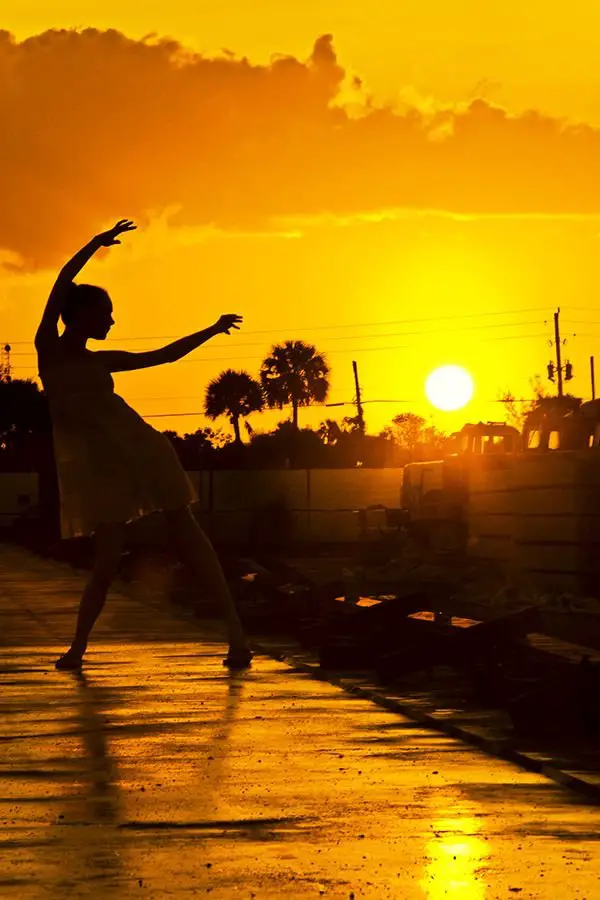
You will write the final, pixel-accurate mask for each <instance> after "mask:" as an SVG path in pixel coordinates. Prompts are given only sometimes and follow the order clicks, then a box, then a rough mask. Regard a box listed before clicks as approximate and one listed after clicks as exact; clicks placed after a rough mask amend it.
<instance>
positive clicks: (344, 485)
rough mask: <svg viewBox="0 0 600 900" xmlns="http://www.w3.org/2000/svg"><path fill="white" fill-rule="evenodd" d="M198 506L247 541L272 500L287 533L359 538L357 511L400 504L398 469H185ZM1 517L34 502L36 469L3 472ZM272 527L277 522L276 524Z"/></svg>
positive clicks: (219, 530) (268, 520)
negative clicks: (283, 515) (285, 517)
mask: <svg viewBox="0 0 600 900" xmlns="http://www.w3.org/2000/svg"><path fill="white" fill-rule="evenodd" d="M188 475H189V477H190V479H191V481H192V483H193V485H194V487H195V489H196V491H197V494H198V498H199V509H200V511H201V513H202V515H203V518H204V521H205V524H206V525H207V526H208V527H209V528H210V531H211V534H212V535H213V536H214V537H215V538H217V539H221V540H225V541H226V540H232V541H233V540H235V541H246V540H247V539H248V538H249V537H251V536H252V533H253V530H254V529H260V528H268V527H273V523H274V522H275V523H276V522H277V518H276V514H275V518H274V517H273V513H269V512H265V509H266V508H267V507H269V506H270V505H271V504H283V505H284V506H285V508H286V510H287V511H288V513H289V517H290V521H291V529H292V538H293V539H296V540H310V541H351V540H358V538H359V536H360V530H361V525H360V521H359V515H358V511H359V510H363V509H366V508H367V507H369V506H383V507H386V508H388V509H397V508H398V507H399V506H400V487H401V483H402V469H361V468H357V469H311V470H307V469H274V470H253V471H239V470H236V471H215V472H209V471H204V472H188ZM0 478H1V479H2V480H0V522H2V521H4V522H5V524H10V523H11V522H12V521H13V519H14V517H15V516H16V515H17V514H18V513H19V512H22V511H23V510H24V509H25V507H27V506H30V505H31V504H35V503H37V475H31V474H20V473H2V475H1V476H0ZM275 527H276V524H275ZM282 527H283V526H282Z"/></svg>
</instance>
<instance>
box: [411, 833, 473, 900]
mask: <svg viewBox="0 0 600 900" xmlns="http://www.w3.org/2000/svg"><path fill="white" fill-rule="evenodd" d="M433 827H434V830H435V838H434V839H433V840H431V841H429V842H428V844H427V847H426V854H427V857H428V860H429V861H428V863H427V866H426V868H425V877H424V878H423V879H422V881H421V886H422V887H423V889H424V891H425V894H426V896H427V897H428V898H429V900H441V898H442V897H443V898H449V897H456V898H457V900H458V898H460V900H484V898H485V896H486V882H485V877H484V873H483V871H482V870H483V869H484V868H485V867H486V864H487V859H488V857H489V855H490V845H489V842H488V841H484V840H483V839H482V838H481V837H479V835H478V832H479V831H480V830H481V823H480V821H479V820H478V819H474V818H469V817H464V818H458V819H437V820H436V821H434V823H433Z"/></svg>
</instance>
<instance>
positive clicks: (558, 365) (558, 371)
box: [554, 306, 563, 397]
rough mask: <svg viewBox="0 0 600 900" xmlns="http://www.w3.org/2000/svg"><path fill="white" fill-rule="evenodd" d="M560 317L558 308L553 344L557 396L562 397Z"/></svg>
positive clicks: (555, 314) (555, 316) (555, 317)
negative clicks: (554, 349)
mask: <svg viewBox="0 0 600 900" xmlns="http://www.w3.org/2000/svg"><path fill="white" fill-rule="evenodd" d="M559 316H560V306H559V308H558V309H557V310H556V312H555V313H554V343H555V345H556V375H557V378H558V396H559V397H562V395H563V375H562V365H561V360H560V325H559V322H558V317H559Z"/></svg>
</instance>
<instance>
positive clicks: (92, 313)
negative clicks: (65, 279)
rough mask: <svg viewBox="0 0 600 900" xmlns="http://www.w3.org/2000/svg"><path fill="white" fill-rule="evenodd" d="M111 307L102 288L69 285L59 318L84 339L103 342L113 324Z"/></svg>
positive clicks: (87, 285)
mask: <svg viewBox="0 0 600 900" xmlns="http://www.w3.org/2000/svg"><path fill="white" fill-rule="evenodd" d="M112 311H113V306H112V302H111V299H110V297H109V295H108V293H107V291H105V290H104V288H101V287H96V285H93V284H75V283H73V284H71V286H70V288H69V292H68V294H67V299H66V301H65V304H64V307H63V311H62V314H61V318H62V320H63V322H64V323H65V326H66V327H67V328H71V329H73V330H75V331H78V332H80V333H81V334H83V335H84V336H85V337H86V338H93V339H94V340H96V341H103V340H105V338H106V336H107V334H108V332H109V331H110V329H111V328H112V326H113V325H114V324H115V320H114V319H113V317H112Z"/></svg>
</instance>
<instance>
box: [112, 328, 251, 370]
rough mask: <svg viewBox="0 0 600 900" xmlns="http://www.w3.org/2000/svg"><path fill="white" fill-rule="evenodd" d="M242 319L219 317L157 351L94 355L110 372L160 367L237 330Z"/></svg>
mask: <svg viewBox="0 0 600 900" xmlns="http://www.w3.org/2000/svg"><path fill="white" fill-rule="evenodd" d="M241 321H242V317H241V316H238V315H236V314H235V313H230V314H228V315H225V316H221V318H220V319H219V320H218V322H215V324H214V325H211V326H210V327H209V328H205V329H204V330H203V331H196V332H195V333H194V334H188V335H187V337H182V338H179V340H177V341H173V343H172V344H167V345H166V346H164V347H160V348H159V349H158V350H146V351H142V352H141V353H130V352H128V351H127V350H97V351H95V353H94V356H95V357H96V359H98V360H99V362H101V363H102V364H103V365H104V366H106V368H107V369H108V370H109V371H110V372H129V371H131V370H132V369H147V368H149V367H150V366H162V365H163V364H164V363H171V362H176V361H177V360H178V359H181V358H182V357H183V356H187V355H188V353H191V352H192V350H195V349H196V347H200V345H201V344H205V343H206V341H208V340H210V339H211V338H212V337H214V336H215V335H217V334H229V332H230V331H231V329H232V328H236V329H237V328H239V324H238V323H240V322H241Z"/></svg>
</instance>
